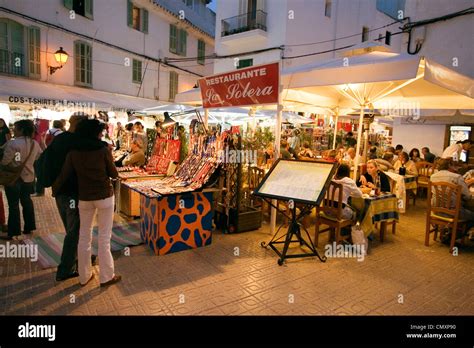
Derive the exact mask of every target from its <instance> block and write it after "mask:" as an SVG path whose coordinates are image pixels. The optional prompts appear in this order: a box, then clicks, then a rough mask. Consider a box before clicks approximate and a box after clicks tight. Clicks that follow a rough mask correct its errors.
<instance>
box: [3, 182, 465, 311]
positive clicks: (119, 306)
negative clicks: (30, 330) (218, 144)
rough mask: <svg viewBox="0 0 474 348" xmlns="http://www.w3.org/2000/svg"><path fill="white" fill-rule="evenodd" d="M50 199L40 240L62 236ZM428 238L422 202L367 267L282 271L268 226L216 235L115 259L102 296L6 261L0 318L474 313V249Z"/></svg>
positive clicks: (304, 262) (338, 263)
mask: <svg viewBox="0 0 474 348" xmlns="http://www.w3.org/2000/svg"><path fill="white" fill-rule="evenodd" d="M48 192H49V191H47V195H46V196H45V197H38V198H33V200H34V204H35V209H36V216H37V227H38V230H37V232H36V233H41V234H46V233H51V232H58V231H61V230H62V224H61V222H60V219H59V215H58V213H57V210H56V207H55V204H54V200H53V199H52V198H51V197H50V196H49V193H48ZM5 203H6V199H5ZM117 219H121V217H117ZM424 230H425V201H424V200H418V201H417V205H416V207H413V206H411V207H410V208H409V209H408V212H407V213H406V214H402V216H401V221H400V224H399V225H398V226H397V234H396V235H392V234H387V236H386V238H385V241H384V243H382V244H380V243H379V242H378V241H377V240H376V241H374V242H373V243H372V246H371V251H370V254H369V255H368V256H367V257H366V259H365V260H364V261H363V262H358V261H357V260H356V259H348V258H344V259H329V260H328V261H327V262H326V263H321V262H319V260H316V259H314V258H308V259H296V260H290V261H288V262H287V264H286V265H284V266H282V267H280V266H278V265H277V257H276V255H275V254H274V253H273V251H270V250H265V249H263V248H262V247H261V246H260V242H261V241H268V240H269V238H270V235H269V234H268V228H267V226H266V227H265V228H262V229H261V230H260V231H254V232H247V233H242V234H235V235H223V234H222V233H220V232H216V233H215V234H214V236H213V242H212V245H211V246H208V247H205V248H200V249H196V250H189V251H184V252H179V253H175V254H170V255H166V256H159V257H157V256H154V255H153V254H152V252H151V251H150V250H149V249H148V248H147V247H145V246H143V245H140V246H136V247H132V248H131V255H130V256H125V255H123V254H122V253H120V252H118V253H115V254H114V258H115V267H116V272H117V273H118V274H121V275H122V276H123V281H122V282H121V283H119V284H117V285H115V286H111V287H110V288H108V289H106V290H101V289H100V288H99V283H98V280H97V277H96V278H95V280H94V281H92V282H91V283H90V284H88V285H87V286H86V287H84V288H81V287H80V286H79V284H78V280H77V278H76V279H71V280H68V281H65V282H62V283H57V282H56V281H55V279H54V278H55V269H46V270H42V269H41V268H40V267H39V266H38V265H37V264H36V263H32V262H30V261H29V260H26V259H11V258H10V259H8V258H7V259H0V279H1V284H0V313H2V314H10V315H30V314H31V315H45V314H49V315H53V314H59V315H61V314H73V315H130V314H134V315H186V314H198V315H240V314H245V315H248V314H260V315H366V314H369V315H396V314H399V315H445V314H447V315H473V314H474V291H473V289H474V277H473V276H472V265H473V264H474V263H473V261H474V243H472V242H469V241H467V244H466V246H464V247H462V248H461V249H460V252H459V256H451V254H450V253H449V252H448V247H447V246H446V245H443V244H440V243H437V242H435V243H433V242H431V246H430V247H425V246H424V244H423V241H424ZM310 231H311V232H312V233H314V229H313V228H312V229H311V230H310ZM322 238H323V242H324V241H325V239H326V238H327V237H326V235H324V236H323V237H322ZM1 243H5V241H2V242H1ZM322 244H324V243H322ZM236 247H238V248H239V251H240V255H239V256H235V255H234V251H235V248H236ZM321 250H322V249H321ZM97 271H98V269H97V266H96V272H97ZM71 295H75V303H70V302H71V301H70V299H71ZM399 302H402V303H399Z"/></svg>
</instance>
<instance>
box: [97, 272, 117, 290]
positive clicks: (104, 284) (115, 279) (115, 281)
mask: <svg viewBox="0 0 474 348" xmlns="http://www.w3.org/2000/svg"><path fill="white" fill-rule="evenodd" d="M121 280H122V276H119V275H114V277H113V278H112V279H110V280H109V281H108V282H105V283H100V287H101V288H105V287H107V286H109V285H113V284H115V283H118V282H119V281H121Z"/></svg>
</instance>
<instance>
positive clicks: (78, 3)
mask: <svg viewBox="0 0 474 348" xmlns="http://www.w3.org/2000/svg"><path fill="white" fill-rule="evenodd" d="M64 7H66V8H67V9H69V10H73V11H74V13H75V14H78V15H81V16H83V17H86V18H89V19H93V7H94V0H64Z"/></svg>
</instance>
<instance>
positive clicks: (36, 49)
mask: <svg viewBox="0 0 474 348" xmlns="http://www.w3.org/2000/svg"><path fill="white" fill-rule="evenodd" d="M40 44H41V42H40V29H39V28H37V27H30V28H29V30H28V57H29V74H30V77H32V78H36V79H39V78H40V77H41V61H40Z"/></svg>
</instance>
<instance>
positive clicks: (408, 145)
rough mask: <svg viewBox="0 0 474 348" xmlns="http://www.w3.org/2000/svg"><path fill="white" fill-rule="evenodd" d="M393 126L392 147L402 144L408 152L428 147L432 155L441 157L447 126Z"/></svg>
mask: <svg viewBox="0 0 474 348" xmlns="http://www.w3.org/2000/svg"><path fill="white" fill-rule="evenodd" d="M396 121H397V120H395V121H394V124H393V137H392V145H393V146H394V147H395V145H397V144H402V145H403V148H404V150H405V151H406V152H409V151H410V150H411V149H412V148H414V147H416V148H417V149H418V150H420V152H421V148H422V147H425V146H426V147H428V148H429V149H430V151H431V152H432V153H434V154H435V155H437V156H441V154H442V153H443V150H444V136H445V132H446V125H413V124H398V125H396V124H395V123H396ZM398 121H399V120H398Z"/></svg>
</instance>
